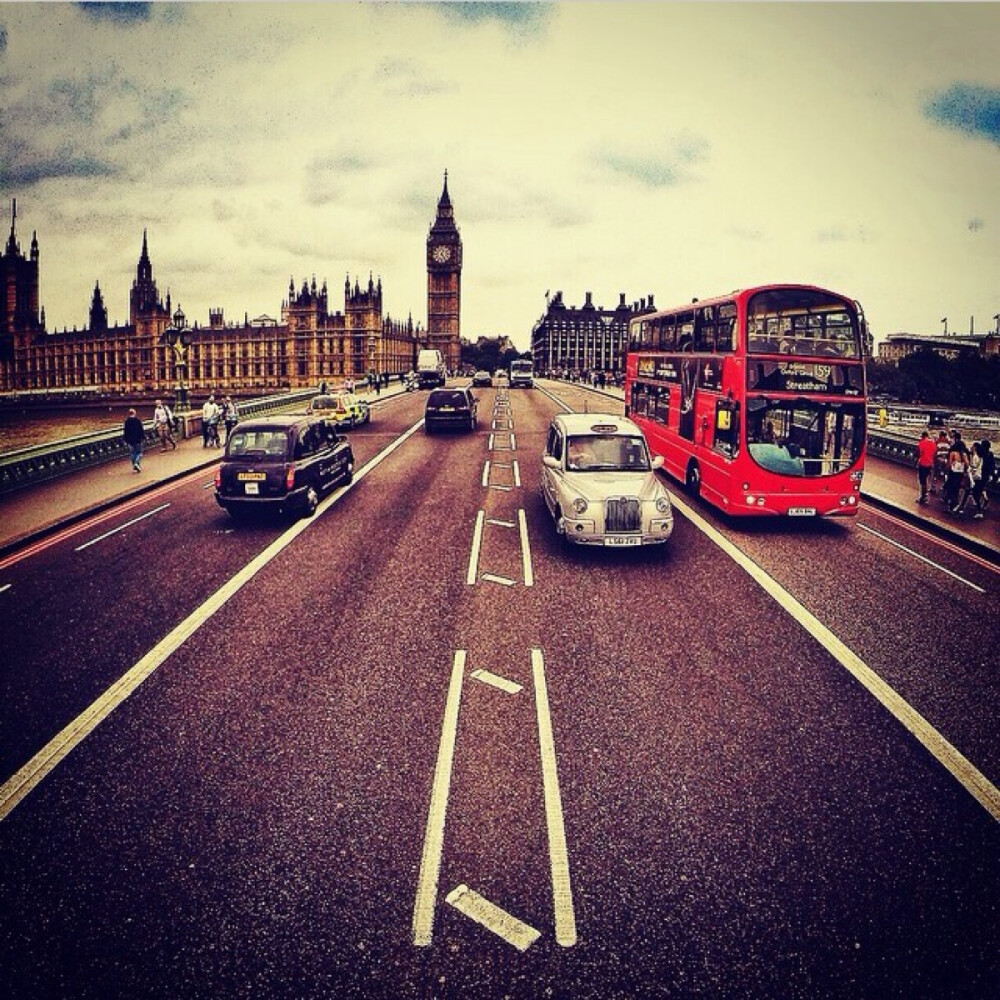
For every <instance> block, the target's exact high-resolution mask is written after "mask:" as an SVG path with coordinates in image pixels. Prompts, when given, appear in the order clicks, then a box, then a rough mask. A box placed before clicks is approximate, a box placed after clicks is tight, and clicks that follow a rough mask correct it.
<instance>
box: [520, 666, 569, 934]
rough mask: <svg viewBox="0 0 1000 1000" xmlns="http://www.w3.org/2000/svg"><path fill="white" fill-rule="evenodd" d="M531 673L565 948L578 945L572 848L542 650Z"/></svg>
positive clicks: (557, 914)
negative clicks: (560, 781) (564, 806)
mask: <svg viewBox="0 0 1000 1000" xmlns="http://www.w3.org/2000/svg"><path fill="white" fill-rule="evenodd" d="M531 673H532V677H533V679H534V684H535V712H536V714H537V716H538V744H539V749H540V751H541V755H542V790H543V792H544V797H545V824H546V828H547V829H548V834H549V864H550V868H551V872H552V905H553V909H554V911H555V918H556V941H557V942H558V943H559V944H561V945H563V946H564V947H566V948H569V947H571V946H572V945H575V944H576V914H575V911H574V909H573V887H572V884H571V882H570V877H569V849H568V848H567V846H566V825H565V823H564V821H563V810H562V797H561V795H560V793H559V775H558V773H557V770H556V745H555V739H554V737H553V735H552V716H551V714H550V712H549V695H548V688H547V687H546V684H545V662H544V660H543V658H542V651H541V650H540V649H533V650H532V651H531Z"/></svg>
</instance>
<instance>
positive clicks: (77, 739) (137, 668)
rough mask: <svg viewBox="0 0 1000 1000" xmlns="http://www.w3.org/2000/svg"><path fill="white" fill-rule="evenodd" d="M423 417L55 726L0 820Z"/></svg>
mask: <svg viewBox="0 0 1000 1000" xmlns="http://www.w3.org/2000/svg"><path fill="white" fill-rule="evenodd" d="M422 425H423V421H422V420H421V421H419V422H418V423H416V424H414V425H413V427H411V428H410V429H409V430H408V431H406V432H405V433H404V434H403V435H401V436H400V437H398V438H396V440H395V441H393V442H392V444H390V445H389V446H388V447H386V448H384V449H383V450H382V451H381V452H379V454H378V455H376V456H375V457H374V458H372V459H371V460H370V461H369V462H368V463H367V464H366V465H365V466H364V467H363V468H362V469H361V470H359V471H358V472H356V473H355V474H354V479H353V481H352V482H351V483H349V484H348V485H347V486H341V487H339V488H338V489H336V490H334V491H333V493H331V494H330V496H328V497H327V498H326V499H325V500H323V501H322V502H321V503H320V505H319V507H317V508H316V514H315V515H314V516H313V517H312V518H310V519H308V520H305V519H302V520H300V521H296V522H295V523H294V524H293V525H291V526H290V527H289V528H288V529H287V530H286V531H284V532H282V534H281V535H279V536H278V537H277V538H276V539H275V540H274V541H273V542H271V544H270V545H269V546H268V547H267V548H266V549H264V550H263V551H262V552H261V553H260V554H259V555H257V557H256V558H254V559H253V560H251V561H250V562H249V563H247V564H246V566H244V567H243V569H241V570H240V571H239V572H238V573H237V574H236V575H235V576H233V577H231V578H230V579H229V580H227V581H226V583H224V584H223V585H222V586H221V587H220V588H219V589H218V590H217V591H216V592H215V593H214V594H212V595H211V597H209V598H208V600H206V601H205V602H204V603H203V604H202V605H201V606H200V607H199V608H196V609H195V610H194V611H193V612H191V614H190V615H188V616H187V618H185V619H184V621H182V622H181V623H180V624H179V625H178V626H177V627H176V628H174V629H173V630H172V631H171V632H169V633H168V634H167V635H166V636H165V637H164V638H163V639H161V640H160V642H159V643H157V645H156V646H154V647H153V649H151V650H150V651H149V652H148V653H147V654H146V655H145V656H144V657H142V659H141V660H139V661H138V663H136V664H135V665H134V666H133V667H132V668H131V669H130V670H128V671H127V672H126V673H125V674H123V675H122V676H121V677H120V678H119V679H118V680H117V681H115V683H114V684H112V685H111V687H109V688H108V689H107V691H105V692H104V694H103V695H101V697H100V698H98V699H97V701H95V702H94V703H93V704H92V705H90V707H89V708H87V709H86V710H85V711H83V712H82V713H81V714H80V715H78V716H77V717H76V718H75V719H74V720H73V721H72V722H71V723H69V725H67V726H66V727H65V728H64V729H63V730H62V731H61V732H59V733H58V734H56V736H54V737H53V738H52V739H51V740H50V741H49V742H48V743H47V744H46V745H45V746H44V747H42V749H41V750H39V751H38V753H36V754H35V756H34V757H32V758H31V760H29V761H28V763H27V764H25V765H24V766H23V767H22V768H21V769H20V770H19V771H17V773H16V774H14V775H12V776H11V777H10V778H8V779H7V781H5V782H4V783H3V785H0V822H2V821H3V820H4V819H6V817H7V816H8V815H9V814H10V812H11V810H12V809H13V808H14V807H15V806H16V805H17V804H18V803H19V802H21V801H22V800H23V799H24V798H25V797H26V796H27V795H28V794H29V793H30V792H31V791H32V790H33V789H34V788H36V787H37V786H38V785H39V784H40V783H41V781H42V780H43V779H44V778H45V777H46V775H48V774H49V773H50V772H51V771H52V770H54V769H55V767H56V766H57V765H58V764H59V763H61V762H62V761H63V760H64V759H65V758H66V757H67V756H68V755H69V753H70V752H71V751H72V750H73V748H74V747H76V746H77V745H78V744H79V743H81V742H82V741H83V740H84V739H85V738H86V737H87V736H89V735H90V734H91V733H92V732H93V731H94V730H95V729H96V728H97V727H98V726H99V725H100V724H101V723H102V722H103V721H104V720H105V719H106V718H107V717H108V716H109V715H110V714H111V713H112V712H113V711H114V710H115V709H116V708H118V706H119V705H121V704H122V703H123V702H124V701H125V700H126V699H127V698H128V697H129V696H130V695H131V694H132V693H133V692H134V691H135V690H136V689H137V688H138V687H139V685H140V684H142V682H143V681H144V680H145V679H146V678H147V677H149V675H150V674H152V673H153V672H154V671H155V670H157V668H159V667H160V665H161V664H162V663H163V662H164V661H165V660H166V659H167V658H168V657H169V656H170V655H171V653H173V652H174V651H175V650H177V649H179V648H180V647H181V646H182V645H183V644H184V643H185V642H186V641H187V639H188V638H190V636H192V635H193V634H194V633H195V632H196V631H197V630H198V629H199V628H201V626H202V625H204V624H205V622H207V621H208V620H209V619H210V618H211V617H212V616H213V615H214V614H215V613H216V612H217V611H218V610H219V609H220V608H221V607H222V606H223V605H224V604H225V603H226V601H228V600H229V599H230V598H231V597H233V595H235V594H236V593H238V592H239V591H240V590H242V588H243V587H244V586H245V585H246V584H247V583H249V582H250V580H252V579H253V578H254V576H256V575H257V573H258V572H260V570H262V569H263V568H264V567H265V566H266V565H267V564H268V563H269V562H271V560H272V559H274V558H275V556H277V555H278V554H279V553H281V552H282V551H284V549H286V548H287V547H288V546H289V545H290V544H291V543H292V542H293V541H294V540H295V539H296V538H298V537H299V535H301V534H302V533H303V532H304V531H307V530H308V529H309V527H310V526H311V525H313V524H315V523H316V522H317V519H318V518H319V517H320V516H321V515H322V514H323V513H324V512H325V511H326V510H327V509H328V508H330V507H332V506H333V505H334V504H335V503H337V501H338V500H339V499H340V498H341V497H342V496H344V495H345V494H347V493H348V492H350V490H352V489H354V487H355V486H357V484H358V483H359V482H361V480H363V479H364V477H365V476H367V475H368V473H369V472H371V470H372V469H374V468H375V467H376V466H377V465H378V464H379V463H381V462H383V461H384V460H385V459H386V458H388V456H389V455H391V454H392V453H393V452H394V451H395V450H396V449H397V448H398V447H400V445H402V444H403V442H404V441H406V440H407V439H409V438H410V437H411V436H412V435H413V434H414V433H415V432H416V431H417V430H418V429H419V428H420V427H421V426H422Z"/></svg>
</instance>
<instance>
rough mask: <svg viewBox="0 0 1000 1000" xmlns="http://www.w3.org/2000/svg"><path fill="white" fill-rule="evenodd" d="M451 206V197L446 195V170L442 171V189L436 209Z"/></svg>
mask: <svg viewBox="0 0 1000 1000" xmlns="http://www.w3.org/2000/svg"><path fill="white" fill-rule="evenodd" d="M445 207H447V208H451V198H449V197H448V171H447V170H446V171H445V172H444V190H443V191H442V192H441V197H440V198H439V199H438V210H440V209H442V208H445Z"/></svg>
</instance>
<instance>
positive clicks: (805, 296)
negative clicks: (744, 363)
mask: <svg viewBox="0 0 1000 1000" xmlns="http://www.w3.org/2000/svg"><path fill="white" fill-rule="evenodd" d="M747 347H748V349H749V350H750V351H751V352H752V353H755V354H790V355H793V356H797V357H823V358H860V357H861V335H860V328H859V323H858V317H857V312H856V311H855V310H854V309H853V308H851V307H850V306H849V305H848V303H847V302H846V301H845V300H844V299H841V298H838V297H836V296H834V295H831V294H828V293H826V292H822V291H819V290H818V289H811V288H782V289H774V290H771V291H767V292H758V293H757V294H756V295H754V296H753V297H752V298H751V299H750V301H749V302H748V304H747Z"/></svg>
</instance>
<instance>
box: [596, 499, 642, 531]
mask: <svg viewBox="0 0 1000 1000" xmlns="http://www.w3.org/2000/svg"><path fill="white" fill-rule="evenodd" d="M641 528H642V514H641V513H640V510H639V501H638V500H636V499H635V498H633V497H614V498H613V499H611V500H607V501H606V502H605V504H604V530H605V531H615V532H622V531H639V530H640V529H641Z"/></svg>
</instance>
